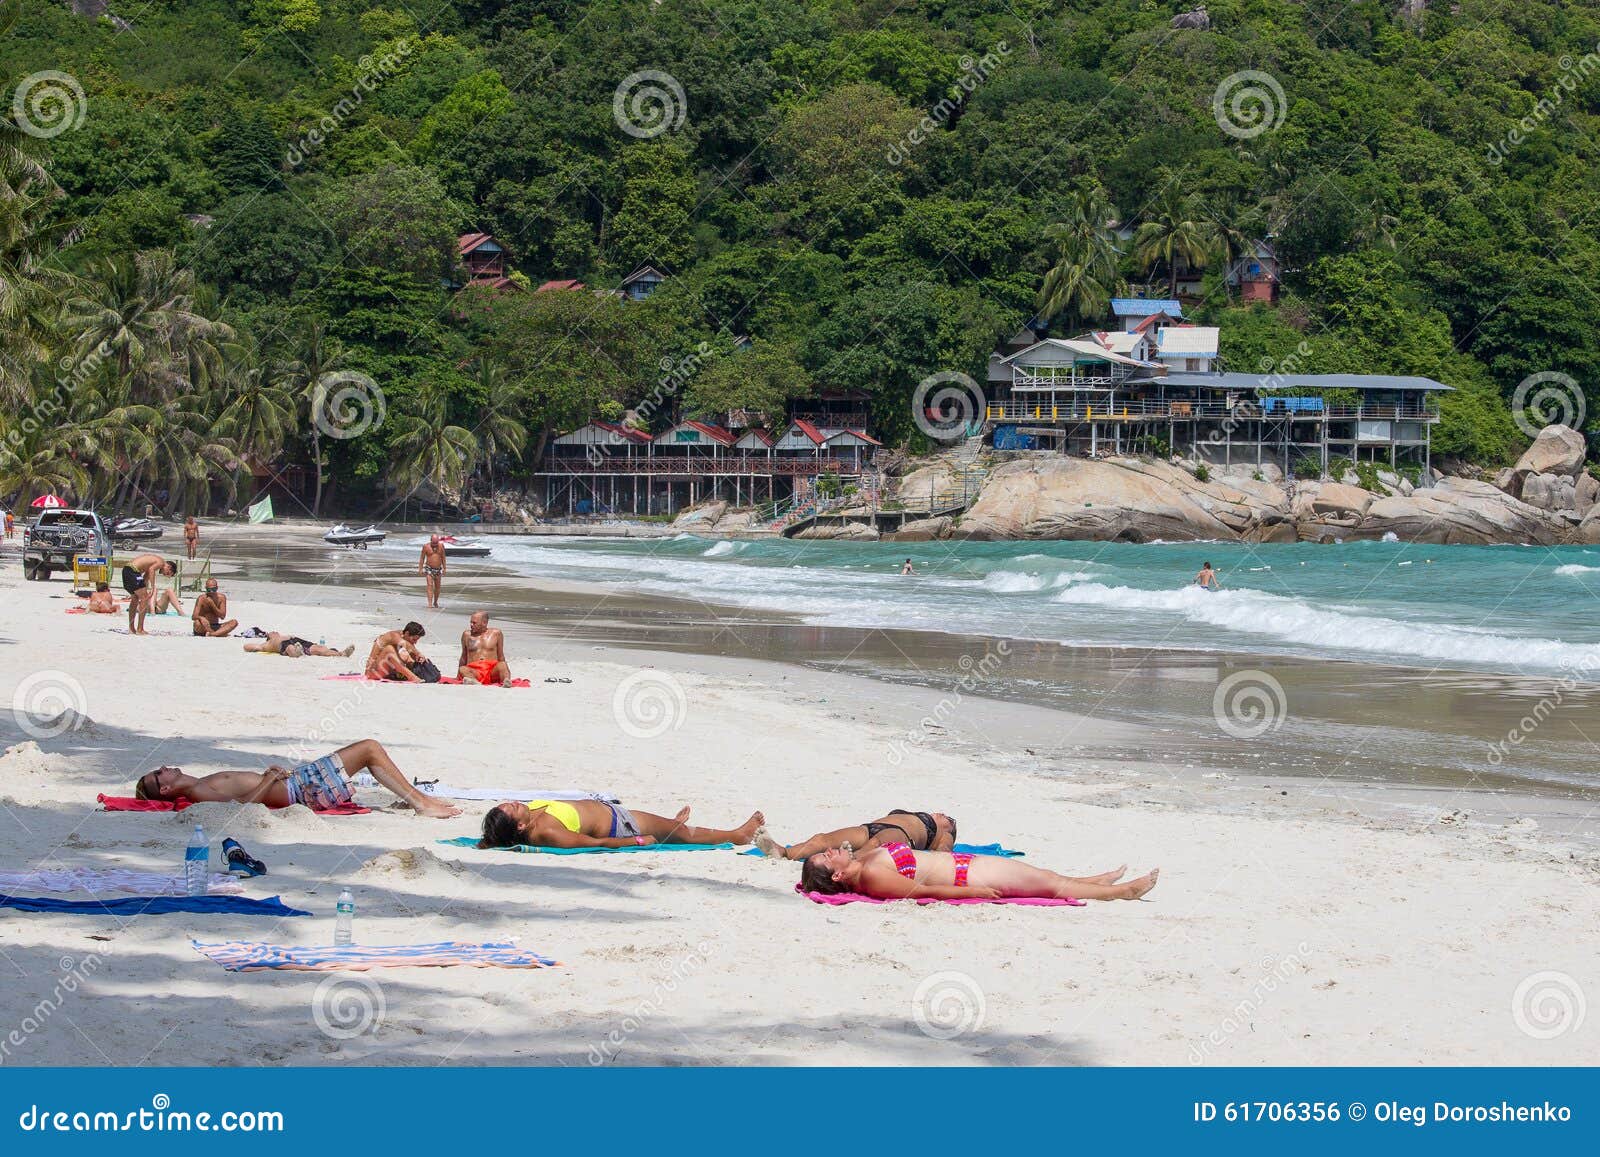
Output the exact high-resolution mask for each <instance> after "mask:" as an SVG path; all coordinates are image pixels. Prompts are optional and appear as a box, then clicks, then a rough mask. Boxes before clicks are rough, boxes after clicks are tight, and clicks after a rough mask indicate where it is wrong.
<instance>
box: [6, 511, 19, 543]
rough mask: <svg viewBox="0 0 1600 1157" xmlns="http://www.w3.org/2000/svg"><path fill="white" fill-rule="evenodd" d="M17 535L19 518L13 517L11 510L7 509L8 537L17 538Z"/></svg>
mask: <svg viewBox="0 0 1600 1157" xmlns="http://www.w3.org/2000/svg"><path fill="white" fill-rule="evenodd" d="M16 536H17V520H16V519H15V518H12V517H11V511H9V510H8V511H6V537H7V538H15V537H16Z"/></svg>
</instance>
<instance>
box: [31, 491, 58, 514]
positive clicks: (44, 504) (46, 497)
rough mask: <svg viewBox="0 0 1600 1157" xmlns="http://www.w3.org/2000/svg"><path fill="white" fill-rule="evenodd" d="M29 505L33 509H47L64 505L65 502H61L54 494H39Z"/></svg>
mask: <svg viewBox="0 0 1600 1157" xmlns="http://www.w3.org/2000/svg"><path fill="white" fill-rule="evenodd" d="M29 505H31V506H32V507H33V508H34V509H35V510H40V509H43V510H49V509H51V508H52V507H56V506H65V505H66V503H65V502H63V501H62V500H61V499H59V498H57V497H56V496H55V495H54V494H41V495H39V497H37V498H35V499H34V500H33V501H32V502H31V503H30V504H29Z"/></svg>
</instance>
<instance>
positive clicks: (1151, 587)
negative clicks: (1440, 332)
mask: <svg viewBox="0 0 1600 1157" xmlns="http://www.w3.org/2000/svg"><path fill="white" fill-rule="evenodd" d="M396 547H398V548H400V549H404V550H407V551H409V550H411V549H413V548H412V547H410V546H403V547H401V546H400V544H396ZM908 556H909V557H910V558H911V559H912V560H913V563H914V565H915V567H916V569H917V572H918V574H917V575H916V576H915V577H902V576H901V575H900V574H899V573H898V572H899V569H900V565H901V564H902V563H903V562H904V560H905V559H906V558H907V557H908ZM1206 560H1210V561H1211V562H1212V563H1213V564H1214V565H1215V566H1216V568H1217V570H1218V572H1219V574H1220V576H1221V581H1222V586H1223V590H1221V591H1220V592H1215V593H1213V592H1206V591H1202V590H1200V589H1199V588H1198V587H1196V586H1194V585H1193V583H1192V579H1193V577H1194V574H1195V572H1196V571H1197V570H1198V569H1199V568H1200V565H1201V563H1202V562H1204V561H1206ZM494 561H495V562H496V563H497V564H500V565H503V566H507V567H509V568H511V569H513V570H515V571H517V572H520V573H523V574H527V575H529V576H539V577H546V578H553V579H561V580H567V581H579V582H599V583H605V584H608V585H610V586H613V587H616V588H619V589H623V590H627V591H631V592H635V593H639V594H653V595H662V596H669V597H679V598H692V599H695V600H697V601H702V602H706V603H713V604H725V605H729V606H735V607H750V608H759V609H763V610H774V611H783V612H787V613H791V614H798V615H801V616H803V617H804V618H806V619H807V620H810V621H813V622H818V623H826V624H829V625H839V626H861V627H900V628H909V629H917V630H932V631H941V632H949V633H957V634H988V635H999V636H1006V637H1011V638H1020V639H1037V640H1045V641H1050V642H1059V643H1065V644H1071V645H1089V646H1110V647H1132V648H1159V649H1174V650H1195V651H1207V652H1230V651H1232V652H1246V653H1256V654H1280V655H1285V656H1296V657H1301V658H1309V659H1348V660H1356V661H1362V662H1373V663H1391V664H1401V665H1405V666H1411V667H1420V668H1423V669H1435V668H1438V669H1456V670H1466V671H1494V672H1500V673H1504V674H1522V675H1541V676H1542V675H1549V674H1552V673H1559V674H1565V675H1568V676H1571V677H1574V678H1579V679H1583V680H1585V681H1588V680H1592V679H1600V615H1597V614H1596V613H1595V611H1596V608H1597V607H1600V603H1597V601H1596V597H1597V596H1600V548H1589V547H1558V548H1545V547H1529V546H1494V547H1466V546H1455V547H1446V546H1422V545H1413V544H1408V543H1386V542H1361V543H1349V544H1343V545H1331V546H1330V545H1317V544H1296V545H1258V546H1251V545H1241V544H1220V543H1181V544H1149V545H1144V544H1138V545H1136V544H1127V543H1082V542H1004V543H835V542H792V541H786V540H782V541H759V542H730V541H713V540H708V539H702V538H696V537H692V536H689V535H681V536H678V537H676V538H672V539H656V540H624V539H616V540H599V539H578V538H573V539H540V540H528V539H523V540H515V541H509V540H499V541H496V542H495V543H494Z"/></svg>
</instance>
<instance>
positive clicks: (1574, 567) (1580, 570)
mask: <svg viewBox="0 0 1600 1157" xmlns="http://www.w3.org/2000/svg"><path fill="white" fill-rule="evenodd" d="M1556 573H1557V574H1560V575H1575V574H1596V573H1600V566H1583V565H1582V564H1580V563H1576V562H1569V563H1567V564H1566V565H1565V566H1558V567H1556Z"/></svg>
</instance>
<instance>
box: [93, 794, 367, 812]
mask: <svg viewBox="0 0 1600 1157" xmlns="http://www.w3.org/2000/svg"><path fill="white" fill-rule="evenodd" d="M95 799H97V800H99V801H100V804H101V806H102V807H104V808H105V809H106V811H108V812H181V811H182V810H183V809H184V808H186V807H189V806H191V805H192V804H193V803H194V801H193V800H188V799H134V798H133V797H132V796H128V795H97V796H95ZM312 810H313V811H315V812H316V813H317V814H318V815H319V816H364V815H367V814H368V813H369V812H371V811H372V809H371V808H369V807H362V806H361V805H360V804H358V803H342V804H338V805H337V806H335V807H331V808H328V809H326V810H323V809H320V808H313V809H312Z"/></svg>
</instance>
